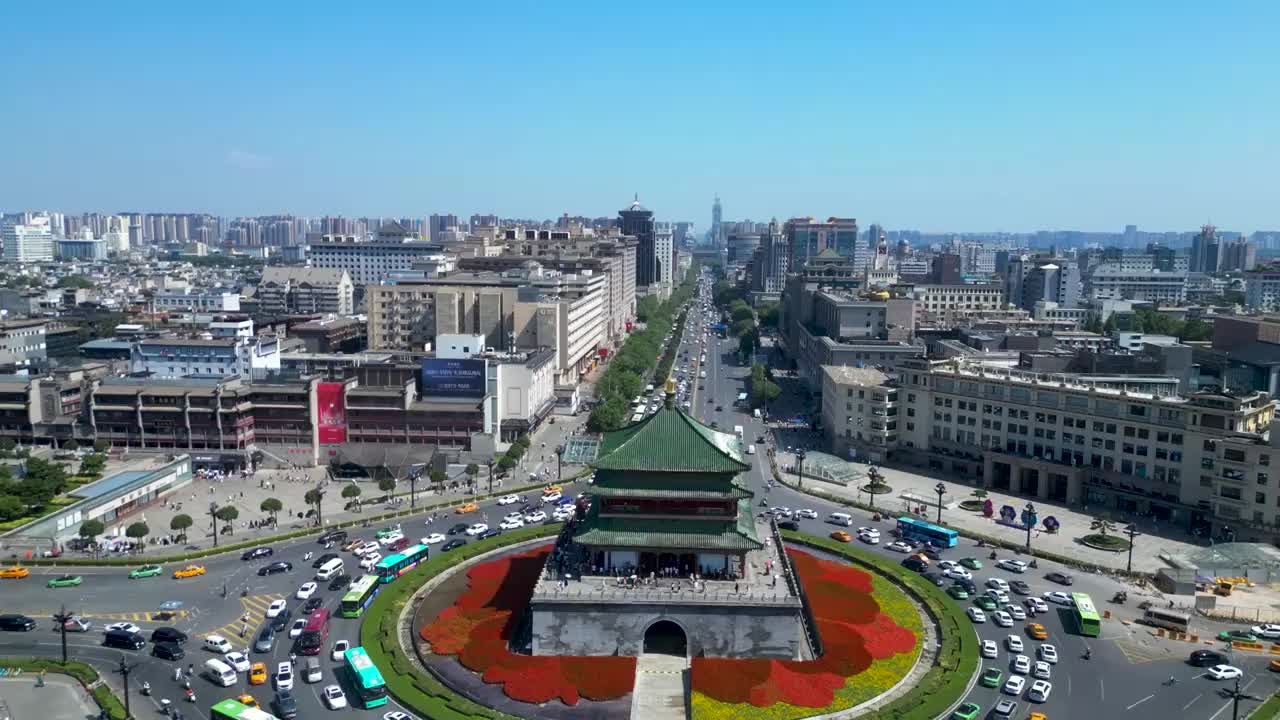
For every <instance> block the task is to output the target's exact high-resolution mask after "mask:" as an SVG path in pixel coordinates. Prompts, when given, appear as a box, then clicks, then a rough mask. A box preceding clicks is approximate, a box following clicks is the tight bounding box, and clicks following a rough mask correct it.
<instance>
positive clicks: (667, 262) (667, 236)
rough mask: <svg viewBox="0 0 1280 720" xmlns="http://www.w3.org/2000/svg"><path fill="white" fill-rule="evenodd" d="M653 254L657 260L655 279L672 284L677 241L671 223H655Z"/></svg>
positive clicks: (665, 283) (664, 283)
mask: <svg viewBox="0 0 1280 720" xmlns="http://www.w3.org/2000/svg"><path fill="white" fill-rule="evenodd" d="M653 254H654V258H655V259H656V262H657V269H656V271H655V275H654V276H655V279H656V281H657V282H659V283H661V284H663V285H668V286H669V285H671V284H672V280H673V276H674V275H675V264H676V242H675V231H674V230H672V228H671V223H666V222H662V223H654V227H653Z"/></svg>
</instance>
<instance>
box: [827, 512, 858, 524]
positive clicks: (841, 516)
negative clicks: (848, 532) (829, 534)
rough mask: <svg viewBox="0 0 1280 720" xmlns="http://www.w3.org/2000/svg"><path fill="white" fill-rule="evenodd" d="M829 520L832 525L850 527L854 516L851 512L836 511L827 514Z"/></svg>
mask: <svg viewBox="0 0 1280 720" xmlns="http://www.w3.org/2000/svg"><path fill="white" fill-rule="evenodd" d="M827 522H829V523H831V524H832V525H843V526H845V527H849V526H851V525H853V516H852V515H850V514H849V513H842V512H834V513H831V514H830V515H828V516H827Z"/></svg>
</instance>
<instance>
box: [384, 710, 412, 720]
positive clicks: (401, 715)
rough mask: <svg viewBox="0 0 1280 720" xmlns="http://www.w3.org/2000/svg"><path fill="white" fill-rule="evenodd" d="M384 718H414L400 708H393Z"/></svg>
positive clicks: (410, 719)
mask: <svg viewBox="0 0 1280 720" xmlns="http://www.w3.org/2000/svg"><path fill="white" fill-rule="evenodd" d="M382 720H413V716H412V715H410V714H409V713H406V712H400V711H399V710H392V711H391V712H389V713H386V714H384V715H383V716H382Z"/></svg>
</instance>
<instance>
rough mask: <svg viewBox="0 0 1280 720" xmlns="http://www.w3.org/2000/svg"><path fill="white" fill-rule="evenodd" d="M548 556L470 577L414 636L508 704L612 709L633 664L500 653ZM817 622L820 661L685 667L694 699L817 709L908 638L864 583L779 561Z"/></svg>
mask: <svg viewBox="0 0 1280 720" xmlns="http://www.w3.org/2000/svg"><path fill="white" fill-rule="evenodd" d="M549 547H550V546H546V547H542V548H538V549H536V550H530V551H527V552H524V553H519V554H515V555H509V556H507V557H504V558H501V559H499V560H494V561H492V562H487V563H483V564H480V565H476V566H474V567H472V568H471V569H470V570H468V572H467V579H468V584H467V589H466V591H465V592H463V593H462V594H461V595H460V596H458V599H457V600H456V601H455V602H454V604H453V605H452V606H451V607H448V608H445V609H444V610H443V611H441V612H440V614H439V615H437V616H436V618H435V620H433V621H431V623H429V624H428V625H426V626H424V627H423V628H422V629H421V631H420V634H421V635H422V638H423V639H424V640H426V641H427V642H429V643H431V649H432V651H433V652H435V653H437V654H440V655H457V656H458V661H459V662H461V663H462V664H463V665H464V666H465V667H467V668H469V669H471V670H473V671H475V672H477V673H480V675H481V677H482V678H483V679H484V681H485V682H488V683H501V684H502V690H503V692H504V693H506V695H507V696H508V697H510V698H512V699H515V700H520V701H523V702H529V703H545V702H550V701H551V700H554V699H557V698H559V699H560V701H561V702H564V703H565V704H568V705H574V704H577V702H578V699H579V698H587V699H588V700H612V699H615V698H619V697H622V696H623V695H626V694H627V693H629V692H631V690H632V687H633V685H634V683H635V668H636V661H635V658H629V657H554V656H547V657H542V656H539V657H533V656H529V655H518V654H516V653H512V652H511V651H510V650H508V649H507V642H508V641H509V640H510V637H511V633H512V632H514V630H515V627H514V625H515V622H516V620H518V618H519V612H520V611H521V610H522V609H523V608H524V605H525V603H527V602H528V600H529V595H530V593H531V592H532V590H533V586H534V584H535V583H536V582H537V579H538V573H539V572H540V571H541V569H542V567H543V563H544V561H545V560H546V556H547V552H548V550H549ZM788 553H789V554H790V556H791V561H792V563H793V564H794V565H795V568H796V571H797V573H798V574H799V575H800V579H801V582H802V583H804V587H805V592H806V593H807V594H808V596H809V602H810V606H811V607H812V608H813V614H814V617H815V618H816V619H817V624H818V633H819V634H820V635H821V636H822V642H823V645H824V647H825V650H826V652H825V654H824V655H823V656H822V657H821V658H819V659H817V660H813V661H809V662H797V661H793V660H763V659H760V660H735V659H729V658H701V657H699V658H694V660H693V667H692V678H691V681H692V686H693V689H694V690H697V691H698V692H701V693H703V694H705V695H707V696H709V697H711V698H714V699H716V700H719V701H721V702H727V703H751V704H752V705H757V706H760V707H765V706H768V705H773V704H775V703H779V702H784V703H788V704H791V705H799V706H802V707H815V708H820V707H826V706H828V705H830V704H831V703H832V701H833V699H834V694H835V691H836V690H838V689H840V688H841V687H843V686H844V684H845V680H846V679H847V678H848V677H850V676H852V675H857V674H858V673H860V672H863V671H864V670H866V669H867V668H868V667H870V666H871V663H872V662H873V661H875V660H879V659H884V658H889V657H893V656H894V655H897V654H899V653H904V652H910V651H911V650H912V649H914V648H915V646H916V642H917V638H916V635H915V633H913V632H912V631H910V630H908V629H906V628H903V627H900V626H899V625H897V624H896V623H895V622H894V621H893V620H892V619H891V618H890V617H888V616H887V615H884V614H883V613H881V612H880V606H879V605H878V604H877V603H876V601H875V598H874V597H873V596H872V594H871V593H872V583H871V576H870V575H869V574H867V573H866V572H864V571H862V570H859V569H857V568H853V567H849V566H847V565H841V564H840V563H836V562H830V561H827V560H820V559H818V558H816V557H814V556H812V555H810V554H808V553H803V552H796V551H788Z"/></svg>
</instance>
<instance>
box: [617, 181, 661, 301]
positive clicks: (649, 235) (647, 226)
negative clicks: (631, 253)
mask: <svg viewBox="0 0 1280 720" xmlns="http://www.w3.org/2000/svg"><path fill="white" fill-rule="evenodd" d="M618 227H619V228H620V229H621V230H622V234H623V235H630V236H632V237H634V238H635V239H636V240H637V241H639V245H638V246H637V247H636V287H637V288H639V287H646V286H649V285H652V284H654V283H655V282H658V256H657V248H656V247H655V242H656V238H655V237H654V228H653V211H652V210H650V209H648V208H646V207H644V206H643V205H641V204H640V196H639V195H636V199H635V201H634V202H632V203H631V206H630V207H628V208H626V209H624V210H619V211H618Z"/></svg>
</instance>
